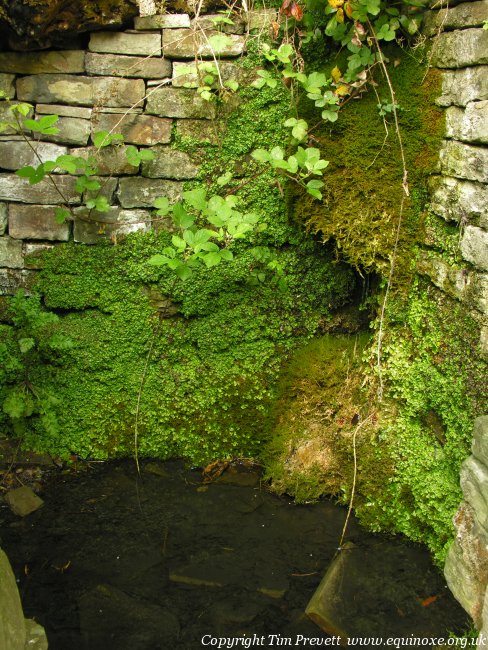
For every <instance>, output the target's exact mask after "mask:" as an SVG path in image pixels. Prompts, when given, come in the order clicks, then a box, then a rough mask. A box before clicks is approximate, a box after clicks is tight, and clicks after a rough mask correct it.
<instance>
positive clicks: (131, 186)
mask: <svg viewBox="0 0 488 650" xmlns="http://www.w3.org/2000/svg"><path fill="white" fill-rule="evenodd" d="M182 191H183V183H180V182H178V181H165V180H160V179H150V178H121V179H120V182H119V189H118V197H119V201H120V204H121V205H122V207H124V208H138V207H142V208H152V207H153V205H154V201H155V200H156V199H158V198H159V197H161V196H167V197H168V199H169V200H170V202H174V201H178V199H179V198H180V197H181V192H182Z"/></svg>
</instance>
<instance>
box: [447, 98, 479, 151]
mask: <svg viewBox="0 0 488 650" xmlns="http://www.w3.org/2000/svg"><path fill="white" fill-rule="evenodd" d="M446 136H447V137H448V138H454V140H461V141H462V142H473V143H481V144H487V143H488V100H485V101H482V102H470V103H469V104H468V105H467V106H466V109H465V110H463V109H462V108H458V107H457V106H451V107H449V108H448V109H447V111H446Z"/></svg>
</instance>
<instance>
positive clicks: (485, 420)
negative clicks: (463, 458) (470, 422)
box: [472, 415, 488, 466]
mask: <svg viewBox="0 0 488 650" xmlns="http://www.w3.org/2000/svg"><path fill="white" fill-rule="evenodd" d="M472 451H473V456H474V457H475V458H476V459H477V460H479V461H480V463H483V464H484V465H486V466H488V415H482V416H481V417H479V418H476V420H475V421H474V435H473V447H472Z"/></svg>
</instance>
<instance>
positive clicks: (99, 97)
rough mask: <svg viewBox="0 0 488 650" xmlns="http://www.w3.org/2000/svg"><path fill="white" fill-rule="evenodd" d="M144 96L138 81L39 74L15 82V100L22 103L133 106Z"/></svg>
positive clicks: (142, 87) (141, 83)
mask: <svg viewBox="0 0 488 650" xmlns="http://www.w3.org/2000/svg"><path fill="white" fill-rule="evenodd" d="M145 92H146V89H145V86H144V81H143V80H142V79H136V80H134V79H120V78H118V77H82V76H77V77H76V76H69V75H61V74H58V75H52V74H39V75H34V76H29V77H22V78H21V79H18V80H17V97H18V99H20V100H21V101H25V102H42V103H56V102H61V103H66V104H75V105H76V106H95V105H97V106H101V105H103V106H112V107H114V106H134V105H136V104H138V103H139V102H142V101H143V98H144V95H145Z"/></svg>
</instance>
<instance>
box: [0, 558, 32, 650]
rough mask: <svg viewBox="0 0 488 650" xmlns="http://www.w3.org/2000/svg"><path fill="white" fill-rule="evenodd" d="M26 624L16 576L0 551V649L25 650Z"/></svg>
mask: <svg viewBox="0 0 488 650" xmlns="http://www.w3.org/2000/svg"><path fill="white" fill-rule="evenodd" d="M25 638H26V634H25V622H24V613H23V611H22V604H21V602H20V596H19V591H18V589H17V583H16V581H15V575H14V572H13V571H12V567H11V566H10V562H9V561H8V558H7V556H6V555H5V553H4V552H3V551H2V550H1V549H0V648H4V649H5V650H24V648H25V645H24V644H25Z"/></svg>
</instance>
